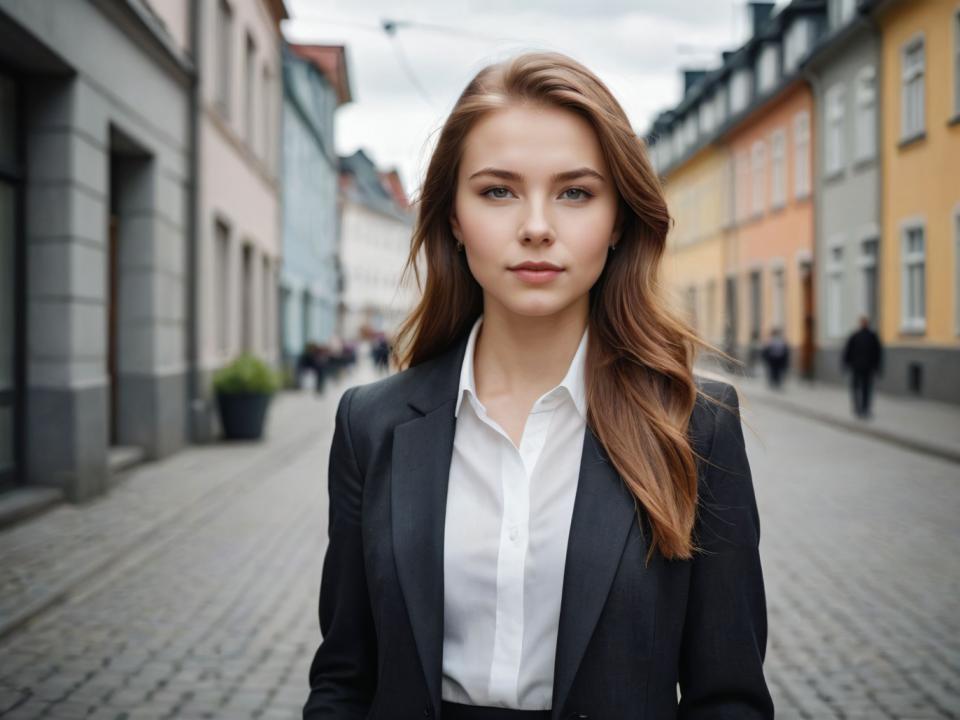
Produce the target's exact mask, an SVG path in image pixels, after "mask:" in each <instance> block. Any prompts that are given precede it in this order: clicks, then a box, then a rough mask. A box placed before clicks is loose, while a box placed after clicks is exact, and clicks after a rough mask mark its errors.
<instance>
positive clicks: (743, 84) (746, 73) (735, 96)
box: [730, 68, 751, 115]
mask: <svg viewBox="0 0 960 720" xmlns="http://www.w3.org/2000/svg"><path fill="white" fill-rule="evenodd" d="M750 82H751V78H750V69H749V68H743V69H741V70H737V71H736V72H735V73H734V74H733V78H732V79H731V81H730V114H731V115H736V114H737V113H738V112H740V111H741V110H743V109H744V108H745V107H746V106H747V103H749V102H750Z"/></svg>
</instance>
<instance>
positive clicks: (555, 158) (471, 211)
mask: <svg viewBox="0 0 960 720" xmlns="http://www.w3.org/2000/svg"><path fill="white" fill-rule="evenodd" d="M618 199H619V198H618V195H617V190H616V187H615V186H614V184H613V181H612V179H611V177H610V171H609V168H608V167H607V165H606V162H605V161H604V158H603V153H602V152H601V149H600V143H599V141H598V140H597V136H596V134H595V132H594V130H593V128H592V127H591V125H590V124H589V123H588V122H587V121H586V120H585V119H584V118H582V117H580V116H579V115H577V114H576V113H574V112H572V111H569V110H563V109H560V108H555V107H534V106H530V105H515V106H510V107H508V108H504V109H502V110H497V111H495V112H493V113H490V114H489V115H487V116H485V117H484V118H483V119H482V120H480V121H479V122H477V124H476V125H474V127H473V128H472V129H471V130H470V132H469V133H468V134H467V137H466V140H465V144H464V152H463V156H462V160H461V163H460V171H459V175H458V179H457V191H456V197H455V201H454V208H453V212H452V213H451V217H450V225H451V229H452V231H453V235H454V237H455V238H456V239H457V240H459V241H460V242H462V243H463V245H464V251H465V252H466V256H467V263H468V265H469V267H470V271H471V273H473V276H474V277H475V278H476V280H477V282H478V283H480V286H481V287H482V288H483V294H484V303H485V305H487V306H488V307H489V305H488V303H490V302H491V301H493V302H497V303H499V304H501V305H503V306H504V307H505V308H506V309H507V310H509V311H510V312H513V313H517V314H519V315H525V316H544V315H551V314H554V313H557V312H559V311H561V310H563V309H564V308H566V307H568V306H570V305H572V304H574V303H576V302H578V301H580V302H584V303H586V302H588V293H589V291H590V288H591V287H593V285H594V283H595V282H596V281H597V278H598V277H600V273H601V271H602V270H603V266H604V263H605V262H606V261H607V255H608V248H609V246H610V245H611V244H613V243H615V242H617V239H618V237H617V234H618V231H617V230H616V229H615V228H614V224H615V221H616V217H617V206H618ZM525 262H534V263H549V264H551V265H552V266H555V267H556V268H558V270H557V271H553V272H537V271H532V272H531V271H528V272H523V271H518V270H516V269H515V268H516V267H517V266H518V265H520V264H521V263H525Z"/></svg>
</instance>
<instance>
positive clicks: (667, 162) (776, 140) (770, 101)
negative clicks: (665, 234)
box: [648, 0, 826, 374]
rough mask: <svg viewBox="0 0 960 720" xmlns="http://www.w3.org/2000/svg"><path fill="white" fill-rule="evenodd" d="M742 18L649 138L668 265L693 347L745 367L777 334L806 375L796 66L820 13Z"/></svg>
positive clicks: (806, 246) (808, 308) (764, 8)
mask: <svg viewBox="0 0 960 720" xmlns="http://www.w3.org/2000/svg"><path fill="white" fill-rule="evenodd" d="M749 7H750V11H751V28H752V32H751V36H750V38H749V39H748V40H747V41H746V42H745V43H744V44H743V45H742V46H741V47H740V48H738V49H736V50H734V51H731V52H726V53H724V57H723V63H722V65H721V66H720V67H719V68H717V69H714V70H711V71H687V72H686V73H685V92H684V97H683V99H682V100H681V102H680V103H679V104H678V105H677V106H676V107H675V108H672V109H671V110H669V111H667V112H666V113H663V114H661V115H660V116H659V117H658V119H657V120H656V121H655V122H654V126H653V128H652V130H651V132H650V133H649V134H648V142H649V145H650V152H651V157H652V159H653V162H654V166H655V167H656V168H657V170H658V172H659V173H660V175H661V177H662V178H663V180H664V183H665V185H666V191H667V199H668V203H669V206H670V208H671V213H672V214H673V216H674V218H675V220H676V226H675V228H676V229H675V234H676V237H675V238H674V240H673V241H672V242H671V243H670V245H669V258H668V260H667V266H668V267H669V268H670V273H669V275H670V284H671V286H672V287H673V288H674V291H675V293H676V294H678V295H679V296H680V297H681V298H683V300H682V302H683V304H685V305H686V307H687V308H688V311H689V312H690V316H691V317H692V318H693V319H694V324H695V327H696V328H697V331H698V333H699V334H700V335H701V337H703V338H704V339H706V340H708V341H709V342H711V343H712V344H714V345H715V346H719V347H720V348H721V349H722V350H724V351H725V352H727V353H728V354H730V355H732V356H734V357H736V358H739V359H741V360H745V361H747V362H748V363H749V362H751V361H752V360H753V359H754V358H755V357H756V356H757V353H758V350H759V348H760V346H761V345H762V343H763V342H765V341H766V339H767V338H768V337H769V335H770V332H771V331H772V330H774V329H776V330H778V331H780V332H781V333H783V335H784V337H785V339H786V341H787V342H788V344H789V345H790V346H791V347H792V349H793V351H794V358H795V363H794V367H796V368H799V369H800V371H801V372H802V373H804V374H809V373H810V372H811V371H812V366H813V348H814V341H813V330H814V327H815V323H814V310H815V303H814V297H813V203H812V190H811V182H812V180H811V172H812V163H813V149H812V147H811V144H812V137H813V127H812V112H813V98H812V94H811V91H810V89H809V87H808V85H807V83H806V82H805V79H804V76H803V73H802V69H801V63H802V61H803V59H804V58H805V57H806V56H807V55H808V54H809V52H810V51H811V50H812V48H813V47H815V45H816V42H817V39H818V37H819V36H820V35H821V34H822V28H823V24H824V17H825V13H826V5H825V4H824V2H822V0H820V1H817V0H795V1H794V2H792V3H790V5H788V6H786V7H785V8H783V9H782V10H781V11H780V12H779V13H777V14H775V15H774V14H773V9H774V5H773V3H759V2H754V3H750V4H749ZM691 76H692V77H691Z"/></svg>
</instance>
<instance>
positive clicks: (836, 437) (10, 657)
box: [0, 376, 960, 720]
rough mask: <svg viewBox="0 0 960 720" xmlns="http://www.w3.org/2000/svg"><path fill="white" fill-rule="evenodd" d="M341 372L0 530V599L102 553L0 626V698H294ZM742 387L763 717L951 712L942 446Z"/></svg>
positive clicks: (211, 712)
mask: <svg viewBox="0 0 960 720" xmlns="http://www.w3.org/2000/svg"><path fill="white" fill-rule="evenodd" d="M366 379H369V377H363V376H354V377H353V378H348V379H347V381H346V383H347V384H353V383H354V382H356V381H358V380H359V381H365V380H366ZM344 386H345V385H341V386H340V387H335V388H330V392H328V393H327V395H326V396H325V397H324V398H323V399H322V400H318V399H316V398H314V397H312V396H310V395H306V394H304V395H298V394H290V395H286V396H284V397H283V398H282V399H281V401H280V402H278V403H277V404H276V405H275V407H274V408H272V409H271V413H272V415H271V429H272V431H271V438H270V440H269V441H268V442H267V443H264V444H249V445H240V446H236V447H230V448H222V447H219V448H191V449H189V450H186V451H185V452H183V453H181V454H180V455H178V456H176V457H174V458H171V459H169V460H167V461H164V462H161V463H154V464H152V465H150V466H146V467H145V468H144V469H143V470H139V471H137V472H135V473H134V474H133V476H132V477H130V478H129V479H128V480H126V481H125V482H124V483H123V484H121V485H120V486H118V487H117V488H115V489H114V491H113V492H112V493H111V494H110V495H109V496H108V497H107V498H106V499H104V500H103V501H100V502H98V503H94V504H92V505H90V506H86V507H81V508H72V507H66V508H60V509H57V510H54V511H52V512H49V513H47V514H45V515H44V516H42V517H40V518H37V519H35V520H33V521H30V522H28V523H26V524H23V525H21V526H18V527H15V528H13V529H11V530H9V531H7V532H5V533H2V534H0V564H2V570H0V582H2V583H3V585H2V587H3V588H4V603H3V604H0V609H2V611H3V612H11V611H14V610H15V608H14V607H11V606H12V605H14V599H12V598H16V597H21V598H24V597H28V595H26V594H25V592H24V590H25V588H27V587H39V586H41V585H42V584H43V583H47V586H48V587H49V586H50V585H51V584H52V583H55V582H56V577H59V576H63V575H65V574H68V573H69V572H70V571H71V570H72V569H73V568H74V567H75V566H79V565H85V566H86V567H93V565H91V563H92V562H96V561H95V560H91V558H97V557H99V558H103V557H107V558H112V557H117V556H119V557H120V559H118V560H112V561H110V562H107V563H104V562H102V561H101V562H100V563H99V564H100V565H101V566H102V567H97V570H96V572H94V573H92V574H88V576H87V578H86V579H85V580H83V581H82V582H79V584H76V583H75V584H74V586H73V589H71V590H69V591H68V590H64V591H63V595H64V597H63V600H62V601H61V602H59V603H57V604H55V605H53V606H51V607H49V608H47V609H46V610H45V611H44V612H42V613H41V614H40V615H38V616H37V617H36V618H35V619H34V620H32V621H31V622H29V623H28V624H26V625H24V626H22V627H20V628H19V629H18V630H16V631H15V632H13V633H11V634H10V636H9V637H8V638H7V639H6V640H5V641H4V642H3V643H2V644H0V716H2V717H5V718H7V717H8V718H16V719H18V720H19V719H21V718H22V719H28V718H45V717H46V718H64V719H69V718H110V719H111V720H120V719H122V718H127V719H129V720H133V719H134V718H155V719H156V718H176V719H178V720H180V719H183V720H193V719H195V718H224V719H226V720H233V719H234V718H268V719H272V718H276V719H279V718H296V717H299V713H300V708H301V706H302V703H303V701H304V699H305V698H306V693H307V685H306V674H307V667H308V664H309V660H310V657H311V655H312V653H313V650H314V649H315V647H316V644H317V642H319V630H318V627H317V621H316V600H317V589H318V585H319V577H320V569H321V562H322V557H323V548H324V542H325V538H326V486H325V483H324V475H325V471H326V463H327V452H328V450H329V442H330V436H331V433H332V429H333V427H332V423H333V409H334V407H335V403H336V400H337V398H338V397H339V394H340V392H341V390H342V387H344ZM744 402H745V414H746V418H747V425H748V426H747V428H746V437H747V442H748V445H749V452H750V458H751V463H752V466H753V470H754V480H755V484H756V488H757V495H758V501H759V503H760V512H761V553H762V557H763V562H764V573H765V578H766V583H767V604H768V611H769V619H770V640H769V644H768V652H767V665H766V669H767V676H768V680H769V683H770V687H771V690H772V692H773V694H774V699H775V701H776V704H777V717H778V719H787V720H789V719H790V718H815V719H820V718H824V719H829V718H951V717H957V716H958V715H957V712H958V708H960V683H958V676H960V632H958V625H960V572H958V563H957V560H956V558H957V557H958V554H960V536H958V527H960V524H958V517H960V466H958V465H956V464H950V463H948V462H946V461H941V460H937V459H935V458H931V457H928V456H924V455H919V454H915V453H911V452H909V451H906V450H903V449H901V448H898V447H895V446H890V445H885V444H884V443H882V442H881V441H878V440H876V439H873V438H869V437H864V436H862V435H856V434H852V433H847V432H844V431H840V430H837V429H836V428H833V427H830V426H827V425H822V424H818V423H817V422H815V421H813V420H810V419H806V418H803V417H799V416H794V415H790V414H788V413H786V412H784V411H783V410H781V409H778V408H776V407H773V406H770V405H766V404H761V403H756V404H753V403H750V402H749V399H745V401H744ZM117 514H120V515H122V516H123V517H115V515H117ZM70 533H74V534H75V536H76V539H75V540H72V541H71V535H70ZM61 555H62V557H60V556H61ZM11 559H14V560H17V562H22V563H23V565H22V567H21V570H20V573H19V575H18V574H17V571H16V568H15V567H14V568H12V566H11V562H10V561H11ZM31 560H32V562H31ZM17 583H19V585H18V584H17ZM18 588H19V590H18ZM8 590H9V591H10V592H9V595H8ZM651 720H654V719H651Z"/></svg>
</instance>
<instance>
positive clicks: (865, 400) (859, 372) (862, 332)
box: [843, 315, 883, 418]
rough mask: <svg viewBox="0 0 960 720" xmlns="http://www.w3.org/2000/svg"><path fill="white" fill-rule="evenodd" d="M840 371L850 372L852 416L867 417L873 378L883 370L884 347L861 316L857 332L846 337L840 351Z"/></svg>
mask: <svg viewBox="0 0 960 720" xmlns="http://www.w3.org/2000/svg"><path fill="white" fill-rule="evenodd" d="M843 368H844V370H849V371H850V390H851V393H852V395H853V413H854V415H856V416H857V417H860V418H869V417H871V414H870V400H871V396H872V394H873V376H874V374H877V375H879V374H880V373H881V372H882V370H883V346H882V345H881V344H880V338H879V337H877V334H876V333H875V332H874V331H873V330H871V329H870V318H868V317H866V316H865V315H862V316H861V317H860V329H859V330H856V331H855V332H853V333H852V334H851V335H850V337H848V338H847V343H846V345H845V346H844V348H843Z"/></svg>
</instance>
